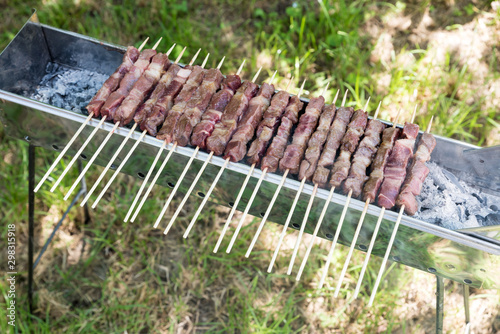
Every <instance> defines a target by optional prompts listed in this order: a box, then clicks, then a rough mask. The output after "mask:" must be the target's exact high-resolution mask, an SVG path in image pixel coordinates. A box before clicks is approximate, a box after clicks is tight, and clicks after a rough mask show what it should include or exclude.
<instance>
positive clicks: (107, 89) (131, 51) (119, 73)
mask: <svg viewBox="0 0 500 334" xmlns="http://www.w3.org/2000/svg"><path fill="white" fill-rule="evenodd" d="M148 40H149V37H147V38H146V39H145V40H144V42H143V43H142V44H141V46H139V49H136V48H134V47H133V46H129V47H128V48H127V51H126V52H125V54H124V55H123V61H122V63H121V64H120V66H119V67H118V68H117V69H116V70H115V72H114V73H113V74H112V75H111V76H110V77H109V78H108V79H107V80H106V81H105V82H104V84H103V85H102V87H101V88H100V89H99V91H98V92H97V93H96V95H95V96H94V97H93V98H92V100H91V101H90V103H89V105H88V106H87V109H88V110H89V115H88V117H87V118H86V119H85V121H84V122H83V123H82V125H80V127H79V128H78V130H76V132H75V134H74V135H73V137H72V138H71V139H70V140H69V142H68V143H67V144H66V146H65V147H64V148H63V150H62V151H61V153H59V155H58V156H57V158H56V160H54V162H53V163H52V165H51V166H50V168H49V169H48V170H47V172H46V173H45V175H44V176H43V177H42V179H41V180H40V182H39V183H38V185H37V186H36V187H35V189H34V190H33V191H34V192H38V190H40V188H41V187H42V185H43V183H44V182H45V180H47V178H48V177H49V175H50V174H51V173H52V171H53V170H54V168H55V167H56V166H57V164H58V163H59V161H61V159H62V158H63V157H64V155H65V154H66V152H67V151H68V149H69V148H70V147H71V145H73V143H74V142H75V140H76V138H78V136H79V135H80V133H81V132H82V131H83V129H84V128H85V126H86V125H87V124H88V123H89V122H90V120H91V119H92V118H93V117H99V115H100V112H99V111H100V109H101V107H102V105H103V104H104V101H105V100H106V98H107V97H108V96H109V94H111V93H112V92H113V91H114V90H116V88H117V87H118V84H119V83H120V81H121V79H122V78H123V77H124V76H125V74H126V73H127V72H128V71H129V70H130V68H131V67H132V66H133V65H134V63H135V61H136V60H137V58H139V53H140V52H141V50H142V48H144V46H145V45H146V42H147V41H148ZM91 104H92V106H91ZM106 118H107V116H103V117H102V118H101V121H100V122H99V124H98V125H97V126H96V127H95V128H94V130H93V131H92V133H91V134H90V135H89V137H88V138H87V140H86V141H85V142H84V143H83V145H82V147H81V148H80V149H79V150H78V152H77V153H76V154H75V156H74V157H76V158H78V157H79V156H80V154H81V153H82V152H83V149H84V148H85V147H86V146H87V145H88V143H89V142H90V140H91V139H92V138H93V137H94V135H95V134H96V132H97V129H99V128H100V127H101V126H102V124H103V123H104V121H106ZM76 158H74V159H73V160H75V161H76ZM73 160H71V162H70V163H69V165H68V166H67V167H66V168H65V169H64V171H63V174H61V176H59V178H58V180H57V181H58V182H57V181H56V183H57V184H59V182H61V181H60V180H62V178H63V177H64V175H65V174H66V173H67V170H69V168H71V166H72V165H73V164H74V161H73ZM56 187H57V186H56ZM53 188H54V189H55V187H53Z"/></svg>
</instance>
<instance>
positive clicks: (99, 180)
mask: <svg viewBox="0 0 500 334" xmlns="http://www.w3.org/2000/svg"><path fill="white" fill-rule="evenodd" d="M160 41H161V38H160V40H158V42H156V44H155V45H154V46H153V50H155V49H156V47H157V46H158V45H159V43H160ZM184 49H185V48H184ZM170 50H173V48H170ZM199 52H200V50H198V52H197V53H196V55H195V56H194V57H193V58H194V59H195V58H196V57H197V56H198V53H199ZM167 56H168V54H167ZM178 58H179V57H178ZM117 123H118V124H119V123H120V122H117ZM136 128H137V123H134V125H133V126H132V128H130V131H129V132H128V134H127V136H126V137H125V138H124V139H123V141H122V143H121V144H120V146H119V147H118V149H117V150H116V152H115V154H114V155H113V156H112V157H111V160H109V162H108V164H107V165H106V167H105V168H104V170H103V171H102V172H101V175H99V178H98V179H97V181H96V182H95V183H94V185H93V186H92V188H91V189H90V191H88V192H87V195H86V196H85V198H84V199H83V201H82V202H81V204H80V206H82V207H83V206H84V205H85V203H87V201H88V200H89V198H90V196H91V195H92V194H93V193H94V191H95V190H96V188H97V187H98V186H99V183H101V181H102V179H103V178H104V176H105V175H106V173H107V172H108V170H109V169H110V168H111V165H112V164H113V163H114V162H115V160H116V158H117V157H118V155H119V154H120V152H121V151H122V149H123V148H124V147H125V144H126V143H127V141H128V140H129V138H130V137H131V136H132V134H133V133H134V131H135V129H136ZM146 133H147V131H146V130H144V131H143V132H142V133H141V135H140V136H139V139H138V140H137V141H136V142H135V144H134V146H133V147H132V149H131V150H130V151H129V153H128V154H127V155H126V157H125V159H124V160H123V161H122V163H121V164H120V166H119V167H118V169H117V170H116V171H115V174H113V176H112V177H111V179H110V180H109V182H108V183H107V184H106V186H105V187H104V189H103V191H101V193H100V194H99V196H98V197H97V200H96V202H95V203H94V204H93V205H92V208H93V209H95V207H96V206H97V203H99V201H100V200H101V198H102V196H103V195H104V193H105V192H106V190H107V189H108V188H109V186H110V185H111V183H112V182H113V181H114V179H115V178H116V176H117V175H118V172H119V171H120V170H121V169H122V168H123V166H124V165H125V163H126V162H127V160H128V159H129V158H130V156H131V155H132V153H133V151H134V150H135V149H136V147H137V146H138V145H139V142H140V141H141V140H142V139H143V138H144V136H145V135H146ZM103 144H104V143H103ZM103 144H101V145H103Z"/></svg>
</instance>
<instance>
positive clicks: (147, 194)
mask: <svg viewBox="0 0 500 334" xmlns="http://www.w3.org/2000/svg"><path fill="white" fill-rule="evenodd" d="M176 147H177V142H175V143H174V145H172V147H171V148H170V150H169V151H168V154H167V156H166V157H165V160H163V162H162V164H161V166H160V169H158V171H157V172H156V174H155V177H154V178H153V181H151V184H150V185H149V187H148V189H147V190H146V192H145V193H144V196H143V197H142V199H141V202H140V203H139V206H137V209H136V210H135V213H134V215H133V216H132V219H131V220H130V222H131V223H133V222H134V221H135V219H136V218H137V215H138V214H139V212H140V211H141V209H142V206H143V205H144V203H145V202H146V200H147V199H148V196H149V193H150V192H151V190H153V187H154V185H155V184H156V181H158V178H159V177H160V175H161V173H162V172H163V169H165V166H166V165H167V162H168V160H170V157H171V156H172V154H173V153H174V151H175V148H176Z"/></svg>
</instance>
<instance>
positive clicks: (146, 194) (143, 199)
mask: <svg viewBox="0 0 500 334" xmlns="http://www.w3.org/2000/svg"><path fill="white" fill-rule="evenodd" d="M223 59H224V58H223ZM245 61H246V59H243V62H242V63H241V65H240V67H239V68H238V71H237V72H236V75H239V74H240V73H241V71H242V70H243V65H244V64H245ZM219 65H221V64H219ZM176 146H177V142H175V143H174V147H176ZM165 165H166V161H164V163H163V164H162V165H161V167H160V169H159V170H158V172H157V173H156V176H155V178H154V179H153V181H152V182H151V184H150V185H149V188H148V190H147V192H146V193H145V194H144V197H143V198H142V200H141V202H140V204H139V206H138V207H137V210H136V211H135V213H134V216H133V217H132V219H131V221H130V222H132V223H133V222H134V220H135V218H136V217H137V215H138V213H139V211H140V210H141V208H142V206H143V205H144V202H145V201H146V199H147V196H148V195H149V193H150V192H151V189H153V186H154V184H155V183H156V180H157V179H158V177H159V175H160V174H161V172H162V171H163V169H164V168H165ZM226 166H227V162H226V163H225V164H224V165H223V167H222V170H221V171H220V172H219V174H222V171H224V169H225V168H226ZM218 180H219V179H218V178H216V179H215V180H214V183H216V181H218ZM212 186H213V187H215V185H214V184H213V185H212ZM211 189H212V187H211ZM208 197H209V194H207V195H206V199H207V200H208ZM204 203H206V200H205V201H203V202H202V206H200V209H199V210H198V211H200V212H201V209H203V206H204ZM198 215H199V213H198ZM195 217H197V215H195Z"/></svg>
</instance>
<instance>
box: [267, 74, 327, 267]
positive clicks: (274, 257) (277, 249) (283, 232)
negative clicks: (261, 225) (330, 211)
mask: <svg viewBox="0 0 500 334" xmlns="http://www.w3.org/2000/svg"><path fill="white" fill-rule="evenodd" d="M329 84H330V83H328V84H327V85H326V87H325V88H324V89H323V92H322V93H321V95H325V93H326V90H327V89H328V86H329ZM306 180H307V178H306V177H304V178H302V181H301V182H300V186H299V189H298V190H297V193H296V195H295V198H294V199H293V202H292V207H291V208H290V211H289V213H288V216H287V218H286V221H285V224H284V225H283V230H282V231H281V234H280V236H279V239H278V244H277V245H276V249H275V250H274V254H273V258H272V259H271V262H270V263H269V267H268V268H267V272H268V273H270V272H271V271H272V270H273V266H274V262H276V258H277V257H278V253H279V251H280V248H281V244H282V243H283V240H284V239H285V236H286V232H287V230H288V225H290V221H291V220H292V216H293V213H294V212H295V207H296V206H297V202H298V201H299V197H300V194H301V193H302V190H303V189H304V185H305V183H306ZM311 195H312V196H313V197H314V195H315V194H311ZM301 229H302V227H301Z"/></svg>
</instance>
